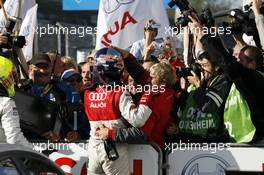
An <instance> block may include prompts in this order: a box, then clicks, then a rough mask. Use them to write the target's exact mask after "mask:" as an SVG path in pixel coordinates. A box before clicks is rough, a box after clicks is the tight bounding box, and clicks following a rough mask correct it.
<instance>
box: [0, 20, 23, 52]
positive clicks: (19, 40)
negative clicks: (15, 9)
mask: <svg viewBox="0 0 264 175" xmlns="http://www.w3.org/2000/svg"><path fill="white" fill-rule="evenodd" d="M20 20H21V19H19V18H16V17H8V20H7V23H6V26H5V28H6V34H5V36H7V37H8V42H7V44H4V45H2V47H3V48H7V49H10V48H12V47H14V46H16V47H19V48H23V47H24V46H25V45H26V38H25V37H24V36H12V32H13V30H14V27H15V25H16V23H17V22H19V21H20Z"/></svg>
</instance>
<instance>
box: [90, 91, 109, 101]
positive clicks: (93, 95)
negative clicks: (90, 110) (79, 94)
mask: <svg viewBox="0 0 264 175" xmlns="http://www.w3.org/2000/svg"><path fill="white" fill-rule="evenodd" d="M106 97H107V93H95V92H92V93H90V94H89V100H91V101H103V100H105V99H106Z"/></svg>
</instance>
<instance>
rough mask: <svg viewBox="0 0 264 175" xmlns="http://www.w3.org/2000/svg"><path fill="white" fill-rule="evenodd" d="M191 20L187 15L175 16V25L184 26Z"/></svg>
mask: <svg viewBox="0 0 264 175" xmlns="http://www.w3.org/2000/svg"><path fill="white" fill-rule="evenodd" d="M189 22H191V20H190V19H189V18H188V17H187V16H185V15H184V16H181V17H179V18H177V21H176V22H175V26H177V27H186V26H188V23H189Z"/></svg>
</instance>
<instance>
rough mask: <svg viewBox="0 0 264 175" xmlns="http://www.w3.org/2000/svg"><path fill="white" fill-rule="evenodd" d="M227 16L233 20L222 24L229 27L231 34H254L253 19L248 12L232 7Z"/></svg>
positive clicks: (255, 28) (254, 24)
mask: <svg viewBox="0 0 264 175" xmlns="http://www.w3.org/2000/svg"><path fill="white" fill-rule="evenodd" d="M228 16H229V17H231V18H232V19H233V21H232V22H223V26H225V27H231V32H232V34H240V33H246V34H247V35H254V34H255V33H256V32H257V27H256V23H255V19H254V17H253V16H252V15H251V14H250V12H243V11H242V10H240V9H233V10H231V11H230V13H229V15H228Z"/></svg>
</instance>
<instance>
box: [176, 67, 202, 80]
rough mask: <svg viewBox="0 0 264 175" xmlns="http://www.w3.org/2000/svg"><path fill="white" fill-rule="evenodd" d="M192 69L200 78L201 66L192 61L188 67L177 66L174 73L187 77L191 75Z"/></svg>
mask: <svg viewBox="0 0 264 175" xmlns="http://www.w3.org/2000/svg"><path fill="white" fill-rule="evenodd" d="M192 71H193V72H194V73H195V74H196V75H197V76H198V77H199V78H201V76H200V75H201V72H202V67H201V65H200V64H198V63H193V64H191V65H190V67H187V68H178V69H176V75H177V76H178V77H184V78H186V77H188V76H193V74H192Z"/></svg>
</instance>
